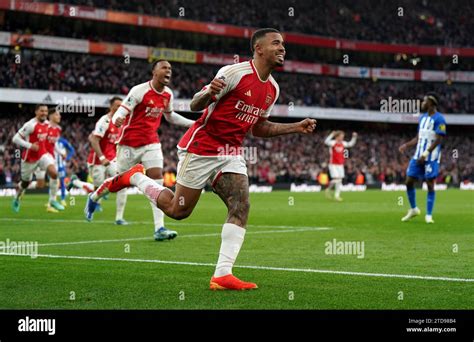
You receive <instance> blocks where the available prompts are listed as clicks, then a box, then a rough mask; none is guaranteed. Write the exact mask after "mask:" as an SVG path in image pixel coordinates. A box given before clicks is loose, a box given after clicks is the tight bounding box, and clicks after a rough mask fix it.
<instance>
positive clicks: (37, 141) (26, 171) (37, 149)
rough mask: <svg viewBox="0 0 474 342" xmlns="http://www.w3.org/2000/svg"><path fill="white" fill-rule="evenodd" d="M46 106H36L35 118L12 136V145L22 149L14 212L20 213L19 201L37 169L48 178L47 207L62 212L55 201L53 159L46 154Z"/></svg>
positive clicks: (55, 184) (55, 189)
mask: <svg viewBox="0 0 474 342" xmlns="http://www.w3.org/2000/svg"><path fill="white" fill-rule="evenodd" d="M47 116H48V106H46V105H45V104H38V105H36V107H35V117H34V118H33V119H31V120H30V121H28V122H27V123H25V124H24V125H23V127H21V129H20V130H19V131H18V132H17V133H16V134H15V135H14V136H13V139H12V141H13V143H15V144H16V145H18V146H21V147H23V148H24V150H23V155H22V159H21V181H20V182H19V183H18V186H17V194H16V196H15V198H14V199H13V202H12V209H13V211H14V212H19V211H20V201H21V198H22V197H23V195H24V193H25V191H26V189H27V188H28V185H29V184H30V182H31V180H32V178H33V172H34V171H35V169H36V168H38V167H39V169H40V170H41V171H46V172H47V173H48V176H49V202H48V204H49V206H48V207H51V208H53V209H55V210H64V207H63V206H62V205H61V204H60V203H59V202H58V201H56V193H57V191H58V172H57V170H56V164H55V161H54V157H53V156H52V155H51V154H50V153H48V151H47V146H46V140H47V138H48V131H49V128H50V126H49V122H48V120H47Z"/></svg>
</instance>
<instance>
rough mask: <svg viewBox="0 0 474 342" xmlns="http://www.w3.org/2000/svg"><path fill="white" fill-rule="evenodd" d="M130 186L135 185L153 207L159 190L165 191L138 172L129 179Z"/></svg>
mask: <svg viewBox="0 0 474 342" xmlns="http://www.w3.org/2000/svg"><path fill="white" fill-rule="evenodd" d="M130 184H132V185H135V186H136V187H137V188H138V189H139V190H140V191H141V192H143V194H144V195H145V196H146V197H147V198H148V200H149V201H150V202H151V203H152V204H153V205H155V206H156V199H157V198H158V196H159V194H160V192H161V190H163V189H166V188H165V187H164V186H163V185H160V184H158V183H156V182H155V180H154V179H151V178H150V177H148V176H146V175H144V174H143V173H140V172H137V173H135V174H134V175H133V176H132V177H130Z"/></svg>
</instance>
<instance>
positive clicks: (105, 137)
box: [87, 96, 127, 225]
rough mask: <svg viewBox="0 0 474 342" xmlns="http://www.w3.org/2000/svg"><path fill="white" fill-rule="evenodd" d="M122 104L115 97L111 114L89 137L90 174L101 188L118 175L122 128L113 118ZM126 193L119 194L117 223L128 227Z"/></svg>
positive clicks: (100, 121)
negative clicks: (125, 212) (118, 152)
mask: <svg viewBox="0 0 474 342" xmlns="http://www.w3.org/2000/svg"><path fill="white" fill-rule="evenodd" d="M121 104H122V99H121V98H120V97H116V96H115V97H113V98H111V99H110V101H109V105H110V106H109V112H108V113H107V114H105V115H103V116H102V117H101V118H100V119H99V120H98V121H97V123H96V125H95V128H94V131H92V133H91V134H90V135H89V142H90V145H91V148H90V151H89V156H88V158H87V165H88V166H89V174H90V175H91V176H92V179H93V182H94V186H95V187H96V188H97V187H99V186H100V185H101V184H102V183H103V182H104V180H105V179H106V178H109V177H112V176H115V175H116V174H117V161H116V155H117V145H116V143H117V139H118V138H119V136H120V133H121V128H118V127H117V126H115V125H114V124H113V122H112V116H113V115H114V113H115V112H116V111H117V109H119V107H120V105H121ZM125 196H126V193H125V192H124V191H121V192H119V193H118V194H117V199H116V201H117V202H116V203H117V208H116V215H115V223H116V224H118V225H126V224H127V221H125V220H124V219H123V209H124V206H125V201H126V198H125Z"/></svg>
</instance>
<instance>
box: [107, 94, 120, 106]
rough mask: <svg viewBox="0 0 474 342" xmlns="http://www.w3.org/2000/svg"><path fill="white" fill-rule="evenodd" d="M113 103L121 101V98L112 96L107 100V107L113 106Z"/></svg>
mask: <svg viewBox="0 0 474 342" xmlns="http://www.w3.org/2000/svg"><path fill="white" fill-rule="evenodd" d="M115 101H122V98H121V97H118V96H112V97H111V98H110V99H109V105H110V106H111V105H113V104H114V102H115Z"/></svg>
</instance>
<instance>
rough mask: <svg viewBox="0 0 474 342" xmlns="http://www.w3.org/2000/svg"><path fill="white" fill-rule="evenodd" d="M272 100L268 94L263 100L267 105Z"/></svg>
mask: <svg viewBox="0 0 474 342" xmlns="http://www.w3.org/2000/svg"><path fill="white" fill-rule="evenodd" d="M272 100H273V97H272V96H271V95H270V94H268V95H267V97H266V98H265V103H266V104H268V105H269V104H270V103H272Z"/></svg>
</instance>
